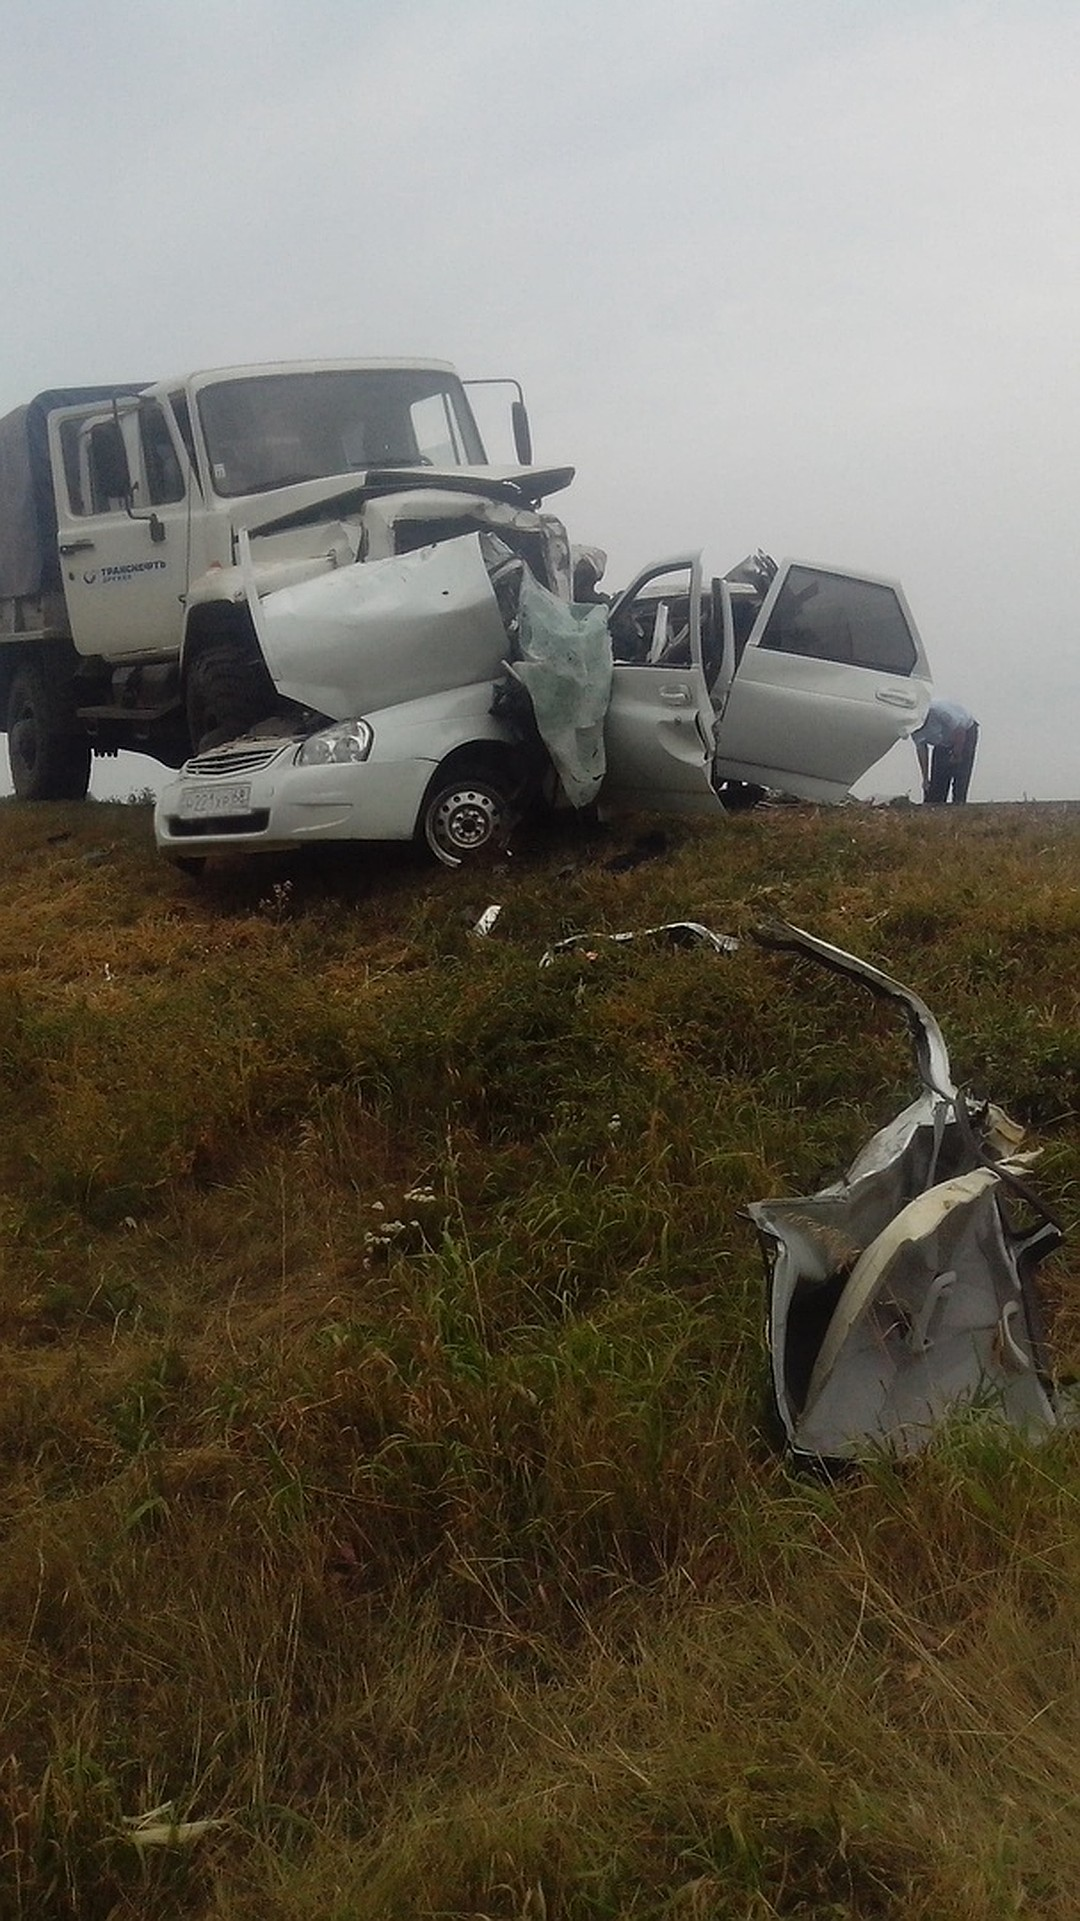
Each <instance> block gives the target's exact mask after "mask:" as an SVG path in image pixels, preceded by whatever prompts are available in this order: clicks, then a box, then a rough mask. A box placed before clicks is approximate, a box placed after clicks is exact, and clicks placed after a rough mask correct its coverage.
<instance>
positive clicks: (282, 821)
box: [154, 739, 436, 858]
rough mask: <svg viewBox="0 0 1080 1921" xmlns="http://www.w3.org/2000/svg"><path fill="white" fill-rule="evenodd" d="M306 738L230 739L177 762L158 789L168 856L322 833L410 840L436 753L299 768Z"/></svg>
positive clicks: (157, 831)
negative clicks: (222, 747) (169, 778)
mask: <svg viewBox="0 0 1080 1921" xmlns="http://www.w3.org/2000/svg"><path fill="white" fill-rule="evenodd" d="M299 744H300V743H299V742H297V741H296V740H292V739H290V740H289V741H288V742H280V743H274V744H272V745H271V744H269V743H268V744H266V745H260V746H259V747H257V748H256V747H255V745H254V743H252V744H251V746H250V748H247V750H246V751H245V747H246V744H245V743H235V742H234V743H230V747H229V749H228V750H226V751H224V752H221V753H217V754H215V753H209V754H202V755H200V756H199V757H198V758H197V759H196V760H194V761H189V762H188V763H187V764H186V766H184V767H182V768H181V769H180V772H179V774H178V775H177V776H176V778H175V780H172V781H170V782H169V784H168V786H167V787H165V788H163V789H162V791H161V793H160V794H159V796H158V799H157V804H156V806H155V809H154V838H155V840H156V842H157V846H158V850H159V852H160V853H163V854H167V855H168V854H172V855H183V856H185V857H187V858H190V857H191V856H198V855H203V854H221V853H229V852H236V853H245V854H250V853H258V852H266V853H271V852H275V851H279V850H281V849H282V848H288V847H291V846H296V845H298V844H300V843H302V842H305V841H318V840H328V841H335V840H398V841H401V840H409V839H411V838H412V835H413V833H414V831H415V828H416V823H417V819H418V817H419V814H420V807H421V803H422V801H423V798H424V794H425V792H426V791H427V787H428V783H429V782H430V780H431V776H432V774H433V773H434V771H435V766H436V763H435V762H434V761H433V760H423V759H408V760H394V761H379V760H376V759H372V760H366V761H348V762H343V763H340V764H332V765H329V766H327V765H314V766H298V765H297V763H296V754H297V749H298V747H299Z"/></svg>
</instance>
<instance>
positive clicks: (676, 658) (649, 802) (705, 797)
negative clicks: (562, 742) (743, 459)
mask: <svg viewBox="0 0 1080 1921" xmlns="http://www.w3.org/2000/svg"><path fill="white" fill-rule="evenodd" d="M610 626H611V634H612V644H613V648H614V653H615V665H614V671H613V674H612V684H611V702H610V705H609V707H608V713H607V720H606V722H605V725H604V744H605V750H606V755H607V773H606V775H605V778H604V785H603V789H602V791H601V799H602V800H603V801H612V802H615V803H616V804H618V805H621V806H625V807H636V808H642V809H647V808H650V807H658V808H661V809H664V810H669V811H671V812H675V813H708V812H711V811H712V810H713V809H715V808H717V807H718V805H719V803H718V801H717V798H716V795H715V793H714V791H713V788H712V783H711V779H710V771H711V762H712V727H713V720H714V715H713V709H712V705H711V703H710V700H709V692H708V687H707V684H706V675H705V669H704V664H703V661H702V629H701V557H700V555H688V556H685V557H681V558H679V559H678V560H669V561H665V562H664V563H663V564H662V565H659V566H655V567H651V568H649V569H648V570H647V571H646V572H645V573H643V574H640V575H639V576H638V578H637V580H635V581H634V582H633V584H632V585H631V586H630V587H629V588H627V590H626V592H625V593H624V594H622V595H620V597H619V599H618V600H617V601H616V603H615V605H614V606H613V608H612V610H611V617H610Z"/></svg>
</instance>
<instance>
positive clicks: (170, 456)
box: [49, 400, 199, 660]
mask: <svg viewBox="0 0 1080 1921" xmlns="http://www.w3.org/2000/svg"><path fill="white" fill-rule="evenodd" d="M49 452H50V457H51V462H52V471H53V477H54V491H55V494H56V513H57V525H58V543H59V550H60V571H61V578H62V580H63V583H64V595H65V598H66V600H67V605H68V614H69V617H70V620H71V631H72V634H73V636H74V639H75V645H76V647H77V649H78V651H79V652H80V653H81V654H100V655H103V656H104V657H105V658H106V659H107V660H117V659H121V658H125V657H130V658H133V659H134V658H136V657H137V656H139V655H161V654H170V653H175V652H178V651H179V647H180V635H181V628H182V623H183V610H184V595H185V594H186V592H187V587H188V579H189V575H190V570H191V566H192V563H193V562H194V563H196V564H197V563H198V559H199V556H198V555H192V554H191V553H190V551H189V550H190V545H191V525H192V523H191V514H190V508H191V505H192V503H191V502H190V500H189V498H188V484H189V483H188V482H187V481H186V480H185V475H189V474H190V462H189V461H188V459H187V457H186V455H184V454H183V451H182V449H180V448H178V447H177V445H176V443H175V440H174V437H173V432H172V429H171V427H170V424H169V422H168V419H167V417H166V415H165V412H164V409H163V408H162V407H161V406H160V405H159V403H158V402H157V401H155V400H142V401H139V402H138V403H131V402H126V403H122V404H121V406H120V408H119V409H118V410H117V411H116V412H115V413H113V412H112V411H110V412H108V413H103V412H102V410H101V403H100V402H98V403H97V405H96V407H81V408H64V409H63V410H61V411H58V412H57V413H54V414H52V415H50V418H49ZM190 484H194V482H191V483H190ZM129 508H130V511H129ZM198 519H199V516H196V522H198Z"/></svg>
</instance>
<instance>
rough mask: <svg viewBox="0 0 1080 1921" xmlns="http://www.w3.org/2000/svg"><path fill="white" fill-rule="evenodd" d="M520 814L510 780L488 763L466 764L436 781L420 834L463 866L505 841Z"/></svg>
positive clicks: (445, 860) (449, 862) (446, 862)
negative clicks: (518, 813)
mask: <svg viewBox="0 0 1080 1921" xmlns="http://www.w3.org/2000/svg"><path fill="white" fill-rule="evenodd" d="M516 818H517V816H516V814H515V813H514V811H513V809H512V805H511V801H510V795H509V783H508V782H507V781H505V780H504V779H503V778H502V777H501V776H500V775H498V774H492V773H491V771H490V770H489V769H487V768H482V767H475V768H473V767H461V768H459V769H458V770H457V771H456V772H454V773H452V774H450V775H448V776H445V777H442V778H440V777H438V776H437V777H436V779H435V781H434V782H433V783H432V786H431V789H430V791H429V793H428V798H427V799H426V801H425V802H424V808H423V812H422V814H421V816H420V833H421V834H422V836H423V838H424V840H425V841H426V842H427V845H428V847H429V848H430V849H431V852H432V853H433V854H434V856H435V858H436V860H438V861H441V862H442V864H443V866H444V867H460V866H461V863H462V861H465V860H475V859H476V857H477V855H480V854H486V853H490V852H491V851H492V850H493V849H496V848H499V847H501V846H503V845H504V843H505V841H506V837H507V835H508V834H509V832H510V829H511V827H512V826H513V825H514V821H515V819H516Z"/></svg>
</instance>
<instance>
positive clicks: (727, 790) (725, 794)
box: [717, 780, 766, 814]
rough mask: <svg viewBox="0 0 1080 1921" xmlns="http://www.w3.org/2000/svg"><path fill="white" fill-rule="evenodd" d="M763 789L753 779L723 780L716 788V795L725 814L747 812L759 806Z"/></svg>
mask: <svg viewBox="0 0 1080 1921" xmlns="http://www.w3.org/2000/svg"><path fill="white" fill-rule="evenodd" d="M765 791H766V790H765V788H764V787H756V786H755V785H754V783H753V781H747V780H725V781H724V782H723V783H722V784H721V786H720V787H719V788H718V789H717V795H718V798H719V800H720V804H721V806H722V807H723V809H724V812H725V814H748V813H749V812H750V810H751V808H753V807H758V806H760V804H761V802H762V801H763V800H764V798H765Z"/></svg>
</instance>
